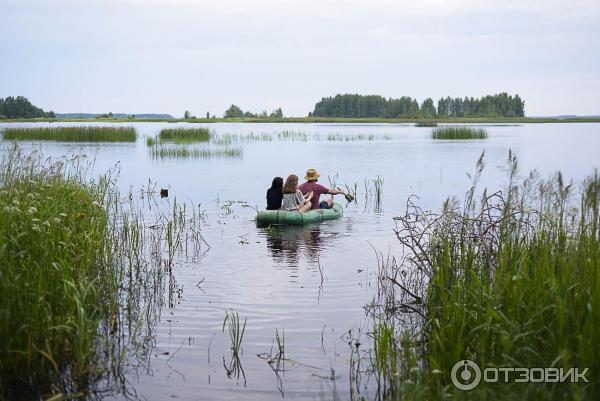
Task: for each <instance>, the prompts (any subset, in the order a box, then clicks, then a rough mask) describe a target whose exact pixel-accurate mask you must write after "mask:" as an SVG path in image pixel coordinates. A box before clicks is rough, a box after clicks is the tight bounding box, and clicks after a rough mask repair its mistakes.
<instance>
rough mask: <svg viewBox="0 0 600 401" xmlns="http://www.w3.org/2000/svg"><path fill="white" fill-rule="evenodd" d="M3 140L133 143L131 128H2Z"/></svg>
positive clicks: (134, 133) (134, 138)
mask: <svg viewBox="0 0 600 401" xmlns="http://www.w3.org/2000/svg"><path fill="white" fill-rule="evenodd" d="M3 137H4V139H8V140H17V141H23V140H30V141H59V142H135V140H136V138H137V136H136V132H135V129H134V128H132V127H104V126H101V127H98V126H94V127H86V126H81V127H43V128H38V127H36V128H4V131H3Z"/></svg>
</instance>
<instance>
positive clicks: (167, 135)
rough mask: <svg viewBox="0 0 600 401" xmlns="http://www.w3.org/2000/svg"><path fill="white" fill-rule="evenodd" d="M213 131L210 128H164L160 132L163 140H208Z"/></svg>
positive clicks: (184, 141) (160, 138)
mask: <svg viewBox="0 0 600 401" xmlns="http://www.w3.org/2000/svg"><path fill="white" fill-rule="evenodd" d="M210 137H211V133H210V131H209V130H208V128H163V129H162V130H160V133H159V134H158V139H159V141H161V142H175V143H188V142H208V141H209V140H210Z"/></svg>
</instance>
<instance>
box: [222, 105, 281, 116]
mask: <svg viewBox="0 0 600 401" xmlns="http://www.w3.org/2000/svg"><path fill="white" fill-rule="evenodd" d="M223 116H224V117H225V118H243V117H246V118H268V117H271V118H283V111H282V110H281V107H280V108H278V109H277V110H274V111H273V112H271V113H270V114H269V113H267V111H266V110H265V111H263V112H262V113H251V112H249V111H244V110H242V109H241V108H240V107H238V106H236V105H235V104H232V105H231V106H229V108H228V109H227V110H225V113H224V114H223Z"/></svg>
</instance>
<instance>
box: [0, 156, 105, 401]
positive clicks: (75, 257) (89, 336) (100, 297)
mask: <svg viewBox="0 0 600 401" xmlns="http://www.w3.org/2000/svg"><path fill="white" fill-rule="evenodd" d="M105 194H106V187H105V185H104V184H100V185H95V184H83V183H82V182H81V181H80V180H79V177H78V176H77V174H75V175H71V176H70V178H65V175H64V174H63V171H62V170H61V165H56V166H52V167H50V168H47V169H46V168H40V166H39V165H38V164H37V161H36V160H34V159H26V158H23V157H21V156H20V155H19V154H17V153H15V152H11V153H10V154H8V155H7V156H6V157H5V158H3V160H2V164H1V166H0V259H1V260H2V263H0V277H1V278H2V279H1V280H0V355H1V356H2V362H1V363H0V399H4V397H7V399H13V398H17V397H18V396H17V395H16V394H22V395H26V394H29V396H28V398H29V399H34V398H36V399H37V398H38V396H39V394H40V392H41V393H42V394H43V393H44V392H47V391H49V390H50V387H51V385H52V383H60V382H63V383H64V382H70V381H72V383H70V385H73V386H76V387H79V386H84V387H86V385H87V383H88V382H89V381H90V380H92V379H93V378H95V377H96V375H98V374H99V373H100V372H99V371H97V370H96V368H95V362H94V358H95V353H96V349H97V347H96V345H95V342H94V341H95V338H96V337H97V335H98V324H99V321H100V318H101V317H103V316H106V315H111V314H114V312H115V307H116V306H115V304H114V303H113V302H112V301H111V300H112V299H114V291H115V272H114V270H113V269H112V267H111V266H110V265H108V264H105V262H106V261H107V259H105V256H106V254H107V252H108V250H107V237H108V228H107V225H108V215H107V210H106V207H105V206H106V204H105V202H106V199H105V198H104V196H105ZM32 387H33V388H32ZM34 394H38V396H34Z"/></svg>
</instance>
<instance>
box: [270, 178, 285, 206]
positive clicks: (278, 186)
mask: <svg viewBox="0 0 600 401" xmlns="http://www.w3.org/2000/svg"><path fill="white" fill-rule="evenodd" d="M282 188H283V178H281V177H275V178H273V182H272V183H271V188H269V189H267V210H277V209H280V208H281V199H283V192H282Z"/></svg>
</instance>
